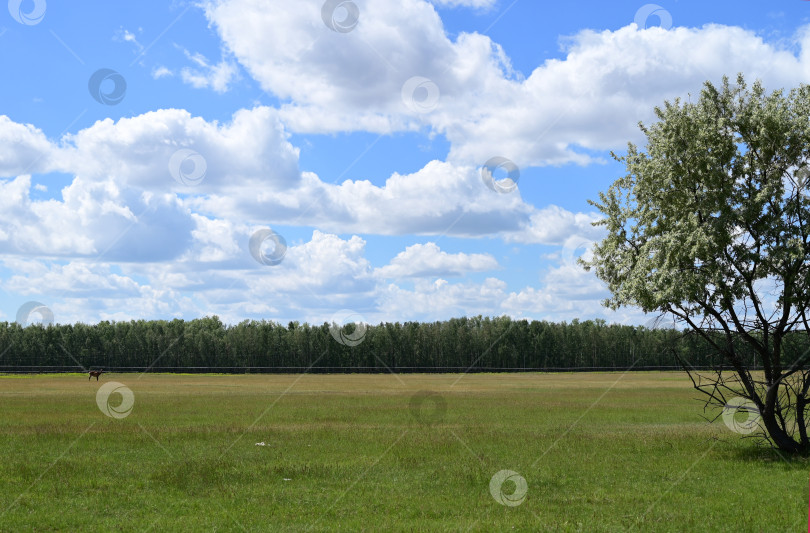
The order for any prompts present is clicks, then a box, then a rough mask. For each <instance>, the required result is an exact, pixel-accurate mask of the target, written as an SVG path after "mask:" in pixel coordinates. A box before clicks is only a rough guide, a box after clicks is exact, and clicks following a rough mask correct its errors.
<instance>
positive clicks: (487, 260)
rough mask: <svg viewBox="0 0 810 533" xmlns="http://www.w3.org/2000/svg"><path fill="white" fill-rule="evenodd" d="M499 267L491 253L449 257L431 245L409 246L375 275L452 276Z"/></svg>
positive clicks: (449, 255) (404, 276) (402, 276)
mask: <svg viewBox="0 0 810 533" xmlns="http://www.w3.org/2000/svg"><path fill="white" fill-rule="evenodd" d="M496 268H498V261H497V260H496V259H495V258H494V257H492V256H491V255H489V254H465V253H457V254H448V253H447V252H443V251H442V250H441V249H440V248H439V247H438V246H437V245H436V243H433V242H429V243H427V244H414V245H413V246H408V247H407V248H406V249H405V251H404V252H400V253H399V254H397V256H396V257H394V258H393V259H392V260H391V262H390V263H389V264H388V265H386V266H384V267H382V268H378V269H377V270H376V271H375V274H377V275H378V276H379V277H381V278H420V277H448V276H461V275H463V274H465V273H467V272H486V271H488V270H495V269H496Z"/></svg>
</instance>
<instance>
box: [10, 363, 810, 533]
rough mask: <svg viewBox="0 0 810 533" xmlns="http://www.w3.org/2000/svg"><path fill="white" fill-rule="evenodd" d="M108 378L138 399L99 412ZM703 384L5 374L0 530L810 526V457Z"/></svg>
mask: <svg viewBox="0 0 810 533" xmlns="http://www.w3.org/2000/svg"><path fill="white" fill-rule="evenodd" d="M111 382H119V383H122V384H124V385H125V386H126V387H127V388H128V391H131V394H130V393H129V392H128V391H127V390H125V389H118V390H117V391H113V392H112V393H110V394H109V398H108V400H109V401H108V402H106V401H104V398H103V397H102V398H100V400H101V406H100V405H99V404H98V403H97V399H99V398H98V391H99V390H100V387H101V386H103V385H104V384H108V383H111ZM690 386H691V383H690V382H689V380H688V379H687V378H686V376H685V375H684V374H682V373H678V372H672V373H649V372H638V373H627V374H622V373H576V374H473V375H460V374H441V375H424V374H419V375H398V376H395V375H388V374H386V375H234V376H231V375H228V376H226V375H160V374H157V375H156V374H146V375H137V374H104V375H102V377H101V380H100V381H99V382H96V381H95V379H94V380H93V381H88V380H87V376H86V375H48V376H43V375H39V376H25V377H19V376H0V457H2V460H1V461H0V531H14V532H16V531H108V530H120V531H428V530H429V531H507V530H508V531H588V532H591V531H734V532H739V531H767V532H777V531H804V528H806V527H807V509H808V470H809V466H810V465H808V463H807V461H805V460H792V461H787V460H784V459H782V458H781V457H780V456H779V455H778V454H776V453H774V452H771V451H769V450H765V449H761V448H757V447H756V446H755V444H754V443H753V441H752V440H750V439H741V438H740V436H739V435H737V434H736V433H733V432H731V431H730V430H729V429H728V428H727V427H726V426H725V425H724V424H723V422H722V420H718V421H716V422H715V423H713V424H708V423H707V422H706V421H705V420H703V419H702V418H701V415H702V413H703V411H702V403H701V402H700V401H697V400H696V398H697V397H698V396H697V393H696V392H694V391H693V390H692V389H691V388H690ZM114 387H115V385H108V386H107V389H104V390H102V393H103V394H102V396H104V395H105V394H106V393H107V392H108V391H109V390H111V388H114ZM127 395H129V399H130V400H133V401H134V404H132V407H131V410H130V409H129V407H128V404H127V398H126V397H127ZM122 401H123V402H124V403H122ZM119 404H121V405H119ZM102 409H111V410H110V411H109V412H110V413H111V414H112V415H115V416H118V417H119V418H116V417H115V416H108V415H107V414H105V413H104V412H102ZM116 410H117V411H120V412H116ZM257 443H264V445H257ZM502 470H511V471H514V472H516V473H517V474H519V476H520V477H522V478H523V479H525V495H523V497H522V498H521V495H522V494H523V487H522V486H521V480H520V479H519V478H517V477H515V475H514V474H504V475H505V476H508V479H507V480H506V481H505V482H504V483H503V484H502V485H501V486H500V490H498V488H497V485H496V488H495V489H493V490H495V492H496V495H498V496H499V498H501V501H504V502H506V503H512V504H514V505H502V504H501V503H499V502H498V501H496V499H495V497H493V495H492V494H491V491H490V482H491V480H492V478H493V476H494V475H495V474H496V473H498V472H500V471H502ZM502 477H503V476H502ZM521 501H522V503H521Z"/></svg>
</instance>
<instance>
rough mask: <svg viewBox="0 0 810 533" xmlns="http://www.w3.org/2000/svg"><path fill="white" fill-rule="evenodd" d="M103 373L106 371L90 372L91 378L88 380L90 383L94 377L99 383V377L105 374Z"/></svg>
mask: <svg viewBox="0 0 810 533" xmlns="http://www.w3.org/2000/svg"><path fill="white" fill-rule="evenodd" d="M103 373H104V369H101V370H91V371H90V376H88V378H87V380H88V381H90V378H93V377H94V378H96V381H98V377H99V376H100V375H101V374H103Z"/></svg>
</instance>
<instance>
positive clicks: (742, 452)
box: [717, 438, 810, 470]
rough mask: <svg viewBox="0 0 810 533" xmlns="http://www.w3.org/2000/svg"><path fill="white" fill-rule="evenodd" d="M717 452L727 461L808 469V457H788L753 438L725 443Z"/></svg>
mask: <svg viewBox="0 0 810 533" xmlns="http://www.w3.org/2000/svg"><path fill="white" fill-rule="evenodd" d="M717 452H718V455H719V456H720V457H722V458H723V459H727V460H729V461H738V462H741V463H757V464H759V465H761V466H763V467H772V468H782V469H788V470H807V469H808V467H810V456H808V455H804V456H803V455H790V454H787V453H785V452H782V451H780V450H777V449H776V448H772V447H771V446H770V445H768V444H767V443H763V442H757V441H756V440H755V439H753V438H751V439H740V441H739V442H733V441H726V446H720V447H718V449H717Z"/></svg>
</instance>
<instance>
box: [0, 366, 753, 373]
mask: <svg viewBox="0 0 810 533" xmlns="http://www.w3.org/2000/svg"><path fill="white" fill-rule="evenodd" d="M712 368H713V367H711V366H697V367H690V369H692V370H701V371H703V370H712ZM673 370H683V367H681V366H672V365H669V366H650V365H644V366H630V367H615V366H583V367H542V368H534V367H532V368H528V367H518V368H513V367H472V368H470V367H456V366H450V367H434V366H431V367H428V366H414V367H397V368H385V367H382V366H361V367H335V366H316V367H303V366H281V367H279V366H251V367H234V366H191V367H186V366H183V367H177V366H168V367H151V368H149V367H134V366H124V367H111V368H105V369H104V373H105V374H107V373H115V374H126V373H132V374H138V373H141V374H144V373H150V374H160V373H167V374H435V373H467V374H476V373H478V374H480V373H487V372H499V373H504V372H506V373H509V372H515V373H519V372H559V373H564V372H645V371H646V372H650V371H660V372H664V371H673ZM751 370H762V369H761V368H752V369H751ZM87 372H88V369H85V368H82V367H78V366H75V367H70V366H23V367H21V366H0V374H69V373H87Z"/></svg>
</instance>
